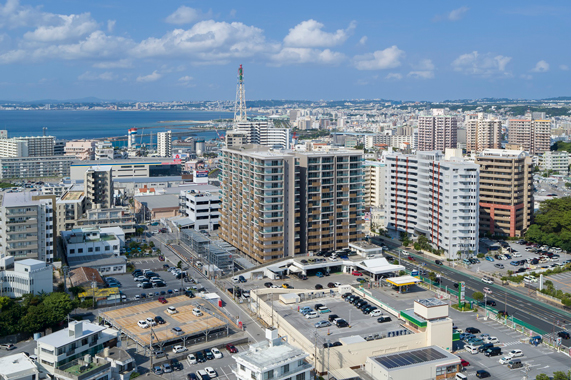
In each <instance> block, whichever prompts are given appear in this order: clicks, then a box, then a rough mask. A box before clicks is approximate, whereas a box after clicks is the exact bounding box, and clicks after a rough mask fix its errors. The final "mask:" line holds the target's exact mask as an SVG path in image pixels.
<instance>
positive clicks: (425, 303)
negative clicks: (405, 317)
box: [416, 298, 448, 307]
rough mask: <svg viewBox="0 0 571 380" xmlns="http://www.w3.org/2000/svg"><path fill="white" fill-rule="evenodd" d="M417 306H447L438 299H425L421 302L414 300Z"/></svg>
mask: <svg viewBox="0 0 571 380" xmlns="http://www.w3.org/2000/svg"><path fill="white" fill-rule="evenodd" d="M416 302H418V303H419V304H421V305H422V306H425V307H434V306H445V305H448V304H447V303H446V302H444V301H442V300H439V299H438V298H426V299H423V300H416Z"/></svg>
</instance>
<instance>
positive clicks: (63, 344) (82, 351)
mask: <svg viewBox="0 0 571 380" xmlns="http://www.w3.org/2000/svg"><path fill="white" fill-rule="evenodd" d="M117 337H118V332H117V331H116V330H112V329H108V328H106V327H104V326H99V325H96V324H94V323H90V322H87V321H79V322H76V321H72V322H69V326H68V327H67V328H65V329H63V330H60V331H57V332H55V333H52V334H49V335H46V336H43V337H41V338H38V339H37V340H36V341H37V347H36V351H35V354H36V356H37V357H38V360H37V363H38V366H39V367H40V368H41V370H42V372H45V373H49V374H51V375H54V374H55V371H56V369H58V368H62V367H64V366H65V365H66V364H68V363H70V362H73V361H74V360H76V359H78V358H84V357H85V355H91V356H92V357H93V355H95V354H96V353H98V352H100V351H101V350H103V349H104V348H105V347H113V346H115V345H116V343H117ZM64 368H66V367H64Z"/></svg>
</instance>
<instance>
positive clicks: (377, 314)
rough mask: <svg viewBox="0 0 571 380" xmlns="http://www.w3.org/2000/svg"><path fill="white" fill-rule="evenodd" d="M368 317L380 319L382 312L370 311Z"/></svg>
mask: <svg viewBox="0 0 571 380" xmlns="http://www.w3.org/2000/svg"><path fill="white" fill-rule="evenodd" d="M369 315H370V316H371V317H380V316H381V315H383V312H382V311H381V310H379V309H377V310H373V311H371V312H370V313H369Z"/></svg>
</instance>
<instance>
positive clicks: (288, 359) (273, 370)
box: [232, 329, 313, 380]
mask: <svg viewBox="0 0 571 380" xmlns="http://www.w3.org/2000/svg"><path fill="white" fill-rule="evenodd" d="M266 338H267V339H268V340H267V341H263V342H259V343H256V344H252V345H250V349H249V350H248V351H246V352H241V353H239V354H236V355H233V356H232V358H234V360H236V367H235V368H234V369H233V371H232V372H234V374H235V375H236V378H237V380H269V379H274V380H280V379H284V380H285V379H295V380H310V379H311V371H312V370H313V365H311V364H309V363H308V362H306V361H305V359H306V358H307V357H308V356H309V354H307V353H306V352H305V351H303V350H302V349H300V348H297V347H294V346H292V345H290V344H289V343H287V342H284V341H283V340H282V339H281V338H279V337H278V330H275V329H268V330H266Z"/></svg>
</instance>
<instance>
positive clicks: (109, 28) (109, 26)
mask: <svg viewBox="0 0 571 380" xmlns="http://www.w3.org/2000/svg"><path fill="white" fill-rule="evenodd" d="M116 23H117V21H116V20H107V32H108V33H112V32H113V30H114V29H115V24H116Z"/></svg>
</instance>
